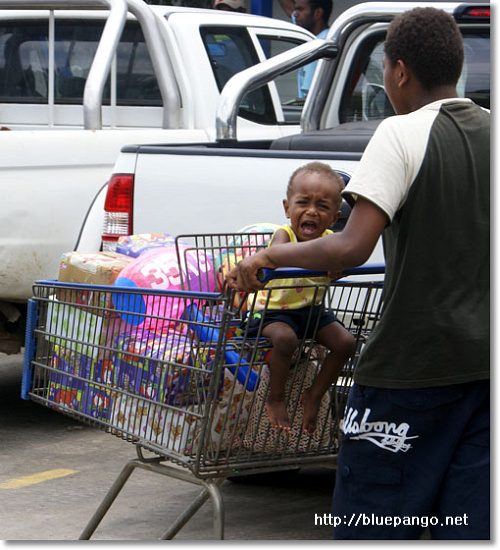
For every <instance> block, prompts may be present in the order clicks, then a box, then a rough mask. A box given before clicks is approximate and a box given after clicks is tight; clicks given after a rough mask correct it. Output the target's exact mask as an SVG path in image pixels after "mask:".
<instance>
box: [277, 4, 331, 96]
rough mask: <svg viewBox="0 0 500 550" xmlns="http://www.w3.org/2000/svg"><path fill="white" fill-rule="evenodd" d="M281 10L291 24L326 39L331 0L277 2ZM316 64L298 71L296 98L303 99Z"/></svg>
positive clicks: (309, 85)
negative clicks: (287, 16) (290, 20)
mask: <svg viewBox="0 0 500 550" xmlns="http://www.w3.org/2000/svg"><path fill="white" fill-rule="evenodd" d="M279 2H280V5H281V7H282V9H283V10H284V11H285V13H286V14H287V15H289V16H290V17H291V18H292V20H293V22H294V23H296V24H297V25H299V27H302V28H304V29H306V30H308V31H309V32H312V33H313V34H314V35H315V36H316V38H326V35H327V34H328V21H329V19H330V15H331V14H332V10H333V2H332V0H295V1H293V0H279ZM317 64H318V62H317V61H315V62H314V63H309V65H306V66H305V67H302V68H301V69H300V70H299V75H298V86H299V90H298V96H299V98H301V99H304V98H305V97H306V96H307V93H308V92H309V88H310V87H311V81H312V78H313V76H314V71H315V70H316V66H317Z"/></svg>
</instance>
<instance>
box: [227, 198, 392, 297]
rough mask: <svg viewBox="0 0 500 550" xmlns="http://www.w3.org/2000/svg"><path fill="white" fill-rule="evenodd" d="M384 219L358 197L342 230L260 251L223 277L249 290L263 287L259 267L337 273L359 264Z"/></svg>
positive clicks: (375, 239)
mask: <svg viewBox="0 0 500 550" xmlns="http://www.w3.org/2000/svg"><path fill="white" fill-rule="evenodd" d="M388 222H389V218H388V217H387V214H386V213H385V212H384V211H383V210H381V209H380V208H379V207H378V206H376V205H375V204H373V203H372V202H370V201H368V200H366V199H363V198H359V199H358V200H357V201H356V203H355V204H354V207H353V209H352V212H351V214H350V216H349V220H348V221H347V224H346V226H345V228H344V230H343V231H342V232H340V233H335V234H334V235H328V236H326V237H323V238H321V239H313V240H312V241H306V242H300V243H288V244H286V245H280V246H272V247H270V248H267V249H265V250H261V251H260V252H258V253H257V254H254V255H252V256H249V257H248V258H246V259H245V260H243V261H242V262H240V263H239V264H238V266H237V267H236V268H234V269H233V270H232V271H230V272H229V273H228V274H227V276H226V278H227V280H228V282H229V285H230V286H231V287H232V288H235V289H237V290H244V291H248V292H250V291H255V290H259V289H261V288H262V287H263V286H264V285H263V284H262V283H261V282H260V281H259V280H258V279H257V270H258V269H259V268H261V267H267V268H271V269H274V268H276V267H289V266H294V267H302V268H307V269H314V270H318V271H328V272H331V273H337V272H339V271H343V270H344V269H347V268H350V267H355V266H358V265H361V264H363V263H365V262H366V260H368V258H369V257H370V254H371V253H372V252H373V249H374V248H375V245H376V244H377V241H378V239H379V238H380V235H381V234H382V231H383V230H384V229H385V227H386V226H387V224H388ZM277 244H278V243H277Z"/></svg>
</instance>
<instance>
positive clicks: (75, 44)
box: [0, 19, 161, 105]
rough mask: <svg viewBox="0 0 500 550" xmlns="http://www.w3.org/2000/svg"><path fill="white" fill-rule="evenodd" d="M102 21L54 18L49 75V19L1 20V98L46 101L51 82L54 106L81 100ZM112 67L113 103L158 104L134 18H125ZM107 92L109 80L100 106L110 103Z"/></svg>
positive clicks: (156, 85)
mask: <svg viewBox="0 0 500 550" xmlns="http://www.w3.org/2000/svg"><path fill="white" fill-rule="evenodd" d="M103 25H104V24H103V22H100V21H95V22H93V23H89V22H84V23H82V21H80V20H60V19H56V23H55V40H54V74H53V75H50V74H49V47H48V44H49V26H48V20H42V21H37V22H33V23H32V24H29V25H27V24H26V22H25V21H22V22H19V23H16V22H15V21H13V22H6V23H4V24H3V25H2V26H1V27H0V100H1V101H3V102H6V103H41V104H47V103H48V102H49V89H50V85H53V90H54V103H55V104H81V102H82V99H83V91H84V88H85V82H86V80H87V76H88V74H89V71H90V67H91V64H92V59H93V58H94V55H95V52H96V50H97V45H98V43H99V40H100V37H101V34H102V30H103ZM116 67H117V70H116V82H117V85H116V104H117V105H161V96H160V91H159V87H158V82H157V80H156V76H155V74H154V70H153V66H152V63H151V59H150V57H149V53H148V51H147V48H146V45H145V41H144V36H143V33H142V31H141V29H140V26H139V25H138V24H137V23H136V22H133V21H131V22H128V23H127V25H126V27H125V29H124V31H123V34H122V38H121V41H120V44H119V46H118V50H117V56H116ZM110 90H111V84H110V79H109V78H108V81H107V84H106V86H105V91H104V97H103V104H104V105H109V104H110V102H111V97H110Z"/></svg>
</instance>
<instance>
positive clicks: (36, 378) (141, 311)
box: [23, 234, 382, 539]
mask: <svg viewBox="0 0 500 550" xmlns="http://www.w3.org/2000/svg"><path fill="white" fill-rule="evenodd" d="M268 237H269V235H262V234H260V235H255V234H248V235H246V234H234V235H226V234H224V235H203V236H193V235H190V236H187V235H185V236H182V237H179V238H178V243H177V245H176V251H177V260H178V266H179V269H178V271H177V273H176V274H175V277H176V278H177V279H179V280H180V281H181V283H182V284H181V287H182V288H183V289H184V290H178V289H177V290H172V289H170V290H154V288H144V287H137V286H131V285H124V284H121V285H114V286H99V285H83V284H76V283H74V284H71V283H60V282H58V281H41V282H38V283H36V284H35V286H34V297H33V299H32V300H31V301H30V304H29V321H28V327H27V339H26V353H25V368H24V376H23V397H24V398H26V399H31V400H33V401H36V402H38V403H40V404H42V405H44V406H47V407H50V408H53V409H54V410H56V411H58V412H61V413H63V414H66V415H69V416H71V417H73V418H75V419H77V420H80V421H83V422H86V423H90V424H92V425H95V426H98V427H100V428H102V429H103V430H105V431H106V432H109V433H110V434H113V435H115V436H117V437H120V438H123V439H125V440H127V441H130V442H131V443H133V444H134V445H135V446H136V450H137V458H136V459H133V460H131V461H130V462H128V463H127V464H126V465H125V467H124V468H123V470H122V472H121V473H120V474H119V476H118V478H117V479H116V481H115V483H114V484H113V486H112V487H111V489H110V490H109V492H108V494H107V495H106V497H105V498H104V500H103V502H102V503H101V505H100V506H99V508H98V510H97V511H96V513H95V515H94V517H93V518H92V519H91V520H90V522H89V523H88V525H87V527H86V528H85V530H84V531H83V533H82V535H81V537H80V538H83V539H88V538H90V537H91V535H92V534H93V532H94V531H95V529H96V528H97V527H98V525H99V523H100V522H101V520H102V519H103V517H104V516H105V514H106V512H107V510H108V509H109V507H110V506H111V504H112V503H113V501H114V500H115V498H116V497H117V496H118V494H119V493H120V491H121V489H122V488H123V486H124V485H125V483H126V481H127V480H128V478H129V476H130V475H131V473H132V472H133V471H134V469H135V468H141V469H145V470H148V471H152V472H155V473H160V474H163V475H167V476H172V477H175V478H177V479H180V480H184V481H188V482H191V483H195V484H198V485H200V486H201V487H202V490H201V492H200V494H199V496H198V497H197V498H196V499H195V501H194V502H193V503H192V505H191V506H190V507H189V508H188V509H187V510H186V511H185V512H184V513H183V514H182V515H181V517H180V518H178V520H177V521H176V522H174V524H173V525H172V526H171V527H170V528H169V529H168V531H167V532H166V533H165V534H164V535H163V537H162V538H164V539H170V538H173V537H174V536H175V534H176V533H177V532H178V531H179V530H180V529H181V528H182V526H183V525H185V523H186V522H187V521H189V519H190V518H191V517H192V516H193V515H194V514H195V513H196V512H197V510H199V509H200V507H201V506H202V505H203V504H204V502H206V500H208V499H209V498H211V499H212V501H213V503H214V538H218V539H222V538H223V535H224V507H223V500H222V496H221V492H220V485H221V483H222V481H224V480H225V479H226V478H228V477H234V476H240V475H248V474H253V473H263V472H270V471H278V470H286V469H294V468H298V467H302V466H305V465H312V464H327V465H334V464H335V460H336V455H337V453H338V449H339V425H340V421H341V418H342V414H343V410H344V406H345V402H346V399H347V394H348V391H349V388H350V386H351V384H352V373H353V370H354V367H355V365H356V361H357V358H358V356H359V353H360V352H361V351H362V348H363V345H364V343H365V341H366V338H367V337H368V335H369V333H370V332H371V330H372V329H373V327H374V326H375V324H376V323H377V321H378V319H379V316H380V310H381V306H382V299H381V293H382V284H381V282H375V281H354V280H352V281H346V280H343V281H341V282H335V283H333V284H330V285H313V286H312V287H311V288H312V291H313V292H315V293H316V295H317V296H318V297H319V298H320V299H322V300H323V302H324V307H325V308H327V309H330V310H332V311H333V312H334V313H335V315H336V316H337V317H338V318H339V320H340V321H341V322H343V324H344V325H345V327H346V328H347V329H348V330H350V331H351V332H352V333H353V334H354V335H355V337H356V342H357V345H356V354H355V356H353V357H352V358H351V359H350V360H349V361H348V362H347V363H346V364H345V366H344V368H343V371H342V373H341V376H340V377H339V379H338V381H337V384H336V386H335V387H332V388H331V391H330V392H328V393H327V394H326V395H325V396H324V397H323V400H322V402H321V406H320V410H319V413H318V422H317V428H316V430H315V432H314V434H312V435H309V434H308V433H306V432H305V431H303V430H302V416H303V408H302V405H301V400H300V397H301V395H302V393H303V391H304V390H305V389H307V388H308V387H309V386H310V385H311V383H312V381H313V380H314V378H315V376H316V374H317V372H318V371H319V369H320V368H321V363H322V360H323V358H324V357H325V351H326V350H325V349H324V348H322V347H321V346H319V345H318V344H316V343H315V340H314V334H315V329H316V327H314V326H312V327H311V328H312V331H311V334H312V336H311V337H310V338H309V339H307V340H303V341H301V342H300V343H299V346H298V349H297V351H296V353H295V355H294V358H293V360H292V365H291V368H290V371H289V375H288V378H287V383H286V394H287V397H286V400H287V409H288V413H289V416H290V420H291V423H292V427H291V431H290V433H287V432H286V431H284V430H281V429H279V428H276V427H273V426H271V424H270V422H269V419H268V416H267V413H266V408H265V401H266V395H267V391H268V385H269V369H268V361H269V357H270V355H271V354H272V347H271V344H270V342H269V341H268V340H267V339H266V338H264V337H262V336H260V330H259V331H258V334H257V336H256V337H250V336H249V335H248V331H247V329H246V328H245V325H244V324H243V323H242V317H243V316H244V315H248V314H252V313H253V312H254V308H255V307H256V305H255V299H254V297H253V296H252V295H243V294H238V293H235V292H229V291H228V292H224V291H223V290H224V289H223V280H224V274H225V272H227V270H229V269H231V268H232V267H233V265H234V264H235V263H236V262H237V261H239V259H241V257H244V256H245V255H247V254H249V253H252V252H254V251H255V250H257V249H258V248H260V247H262V246H265V245H266V242H267V241H266V238H268ZM179 243H182V245H181V244H179ZM157 267H158V266H156V268H157ZM156 268H155V269H154V270H152V271H151V272H150V275H154V277H153V278H152V280H156V279H157V278H158V276H159V271H158V270H157V269H156ZM381 270H382V269H381V268H380V267H377V268H375V270H374V271H373V272H374V273H380V272H381ZM193 272H194V273H195V276H194V277H192V276H191V274H192V273H193ZM366 272H367V270H366V269H365V270H364V273H366ZM369 272H370V271H369V270H368V273H369ZM291 276H292V277H293V276H294V274H293V272H292V274H291ZM295 276H297V273H295ZM280 278H281V276H280ZM150 279H151V278H150ZM122 283H123V282H122ZM286 284H287V283H286V280H284V281H283V285H284V287H286ZM152 286H154V285H152ZM260 313H262V316H263V317H265V313H266V311H265V308H264V311H261V312H260ZM309 322H310V323H313V322H314V321H313V320H312V319H310V320H309Z"/></svg>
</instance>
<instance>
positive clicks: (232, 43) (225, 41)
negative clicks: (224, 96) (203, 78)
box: [200, 26, 276, 124]
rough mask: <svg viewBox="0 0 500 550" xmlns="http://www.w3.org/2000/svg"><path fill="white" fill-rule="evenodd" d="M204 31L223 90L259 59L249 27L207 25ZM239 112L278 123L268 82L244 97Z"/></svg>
mask: <svg viewBox="0 0 500 550" xmlns="http://www.w3.org/2000/svg"><path fill="white" fill-rule="evenodd" d="M200 32H201V37H202V40H203V44H204V45H205V49H206V51H207V55H208V58H209V60H210V64H211V67H212V71H213V73H214V77H215V81H216V83H217V87H218V89H219V91H222V89H223V88H224V86H225V85H226V83H227V81H228V80H229V79H230V78H231V77H232V76H234V75H235V74H236V73H239V72H241V71H243V70H245V69H247V68H248V67H252V66H253V65H255V64H257V63H259V61H260V60H259V57H258V55H257V52H256V51H255V48H254V46H253V43H252V40H251V38H250V36H249V35H248V32H247V30H246V29H245V28H240V27H208V26H203V27H201V29H200ZM238 115H239V116H241V117H243V118H246V119H248V120H252V121H254V122H258V123H260V124H276V115H275V111H274V108H273V104H272V100H271V95H270V92H269V88H268V86H262V87H261V88H259V89H257V90H253V91H251V92H249V93H247V94H246V95H245V96H244V97H243V99H242V101H241V104H240V109H239V111H238Z"/></svg>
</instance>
